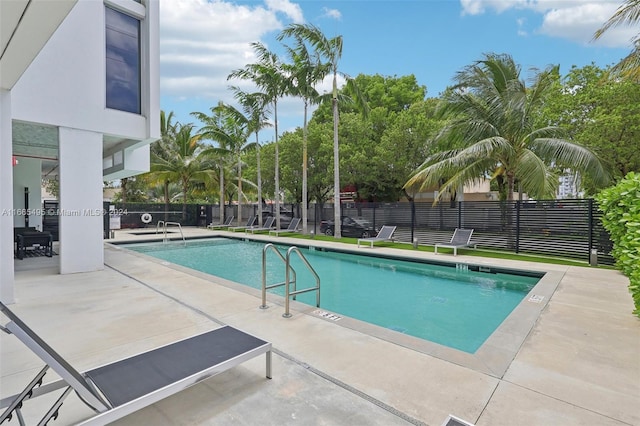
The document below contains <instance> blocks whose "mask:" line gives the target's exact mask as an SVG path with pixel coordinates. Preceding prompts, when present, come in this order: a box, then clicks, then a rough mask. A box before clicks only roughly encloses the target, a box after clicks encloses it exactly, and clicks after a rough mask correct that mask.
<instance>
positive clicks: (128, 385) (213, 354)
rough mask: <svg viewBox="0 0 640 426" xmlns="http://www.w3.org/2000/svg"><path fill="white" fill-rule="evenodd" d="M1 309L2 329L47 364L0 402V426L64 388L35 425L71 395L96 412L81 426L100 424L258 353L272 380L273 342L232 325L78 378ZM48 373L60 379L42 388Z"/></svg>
mask: <svg viewBox="0 0 640 426" xmlns="http://www.w3.org/2000/svg"><path fill="white" fill-rule="evenodd" d="M0 310H1V311H2V314H4V316H6V317H7V318H8V319H9V322H8V323H6V324H5V325H3V326H0V330H2V331H5V332H6V333H8V334H13V335H14V336H16V337H17V338H18V339H19V340H20V341H22V343H24V344H25V345H26V346H27V347H28V348H29V349H30V350H31V351H32V352H33V353H34V354H35V355H37V356H38V357H39V358H40V359H42V360H43V361H44V362H45V364H46V365H45V366H44V368H43V369H42V370H40V372H39V373H38V374H37V375H36V377H35V378H34V379H33V380H32V381H31V382H30V383H29V384H28V385H27V386H26V387H25V388H24V390H23V391H22V392H21V393H19V394H16V395H13V396H10V397H8V398H3V399H2V400H1V401H0V408H4V407H7V408H6V410H5V411H4V412H3V413H2V415H0V423H3V422H4V421H5V420H7V419H11V417H12V416H13V415H14V414H15V415H16V417H17V419H18V421H19V424H24V421H23V417H22V412H21V410H23V409H24V405H25V403H26V402H27V400H29V399H31V398H35V397H38V396H41V395H45V394H48V393H49V392H52V391H56V390H59V389H63V388H65V390H64V392H62V394H61V395H60V397H59V398H58V399H57V400H56V402H54V404H53V406H52V407H51V408H50V409H49V410H48V411H47V412H46V414H44V416H43V418H42V420H41V421H40V422H39V423H38V424H39V425H45V424H47V422H49V421H50V420H52V419H56V418H57V417H58V414H59V410H60V408H61V406H62V403H63V402H64V400H65V398H66V397H67V396H68V395H69V394H70V393H71V391H72V390H73V391H75V392H76V393H77V395H78V397H79V398H80V400H82V402H83V403H85V404H86V405H88V406H89V407H90V408H91V409H93V410H94V411H95V412H96V415H95V416H93V417H91V418H89V419H88V420H86V421H84V422H82V423H80V424H81V425H104V424H107V423H111V422H113V421H115V420H117V419H119V418H122V417H124V416H126V415H127V414H131V413H133V412H135V411H138V410H140V409H142V408H144V407H147V406H149V405H151V404H154V403H156V402H158V401H160V400H162V399H164V398H166V397H168V396H171V395H174V394H176V393H178V392H180V391H182V390H184V389H186V388H188V387H190V386H192V385H194V384H196V383H199V382H201V381H202V380H204V379H207V378H209V377H212V376H215V375H216V374H219V373H222V372H224V371H226V370H228V369H230V368H232V367H235V366H237V365H239V364H241V363H243V362H245V361H247V360H249V359H252V358H255V357H256V356H258V355H261V354H265V356H266V369H267V372H266V376H267V378H269V379H270V378H271V343H268V342H265V341H264V340H261V339H258V338H257V337H254V336H252V335H249V334H246V333H244V332H242V331H240V330H237V329H235V328H233V327H230V326H223V327H221V328H218V329H215V330H212V331H208V332H205V333H203V334H200V335H197V336H193V337H189V338H187V339H184V340H180V341H177V342H175V343H171V344H168V345H166V346H162V347H159V348H156V349H153V350H150V351H147V352H143V353H140V354H138V355H134V356H131V357H129V358H125V359H122V360H120V361H116V362H113V363H110V364H107V365H103V366H101V367H98V368H94V369H92V370H88V371H86V372H84V373H80V372H78V371H77V370H75V369H74V368H73V367H72V366H71V365H70V364H69V363H68V362H67V361H66V360H65V359H64V358H62V357H61V356H60V355H59V354H58V353H57V352H55V351H54V350H53V349H52V348H51V346H49V345H48V344H47V343H45V341H44V340H43V339H41V338H40V336H38V335H37V334H36V333H35V332H34V331H33V330H31V329H30V328H29V327H27V325H26V324H25V323H24V322H22V321H21V320H20V318H18V316H16V315H15V314H14V313H13V312H12V311H11V310H9V308H7V307H6V306H5V305H4V304H2V303H0ZM49 368H52V369H53V371H54V372H55V373H56V374H58V375H59V376H60V377H61V379H60V380H56V381H54V382H50V383H46V384H42V383H43V379H44V376H45V374H46V373H47V370H48V369H49Z"/></svg>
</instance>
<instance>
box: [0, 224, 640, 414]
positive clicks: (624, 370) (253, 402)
mask: <svg viewBox="0 0 640 426" xmlns="http://www.w3.org/2000/svg"><path fill="white" fill-rule="evenodd" d="M185 233H186V234H188V235H189V236H196V235H215V234H221V235H222V234H225V233H224V232H217V233H214V232H211V231H206V230H197V229H186V230H185ZM116 234H117V239H118V240H125V239H129V240H136V239H140V238H146V236H132V235H128V234H127V233H125V232H124V231H118V232H117V233H116ZM256 238H258V239H265V237H264V236H256ZM278 240H279V241H282V242H287V241H289V242H290V241H293V242H295V240H293V239H292V240H287V239H286V238H284V237H280V238H279V239H278ZM298 243H299V241H298ZM318 244H327V245H333V244H335V243H325V242H318ZM351 248H354V247H351ZM359 250H362V251H370V250H376V251H377V252H380V253H383V252H394V250H393V249H388V248H382V247H376V248H374V249H369V248H361V249H359ZM407 253H413V252H410V251H407ZM403 255H406V253H404V252H403ZM412 255H414V256H420V257H423V258H434V259H435V258H436V256H435V255H432V254H428V253H419V254H417V253H413V254H412ZM437 259H438V260H439V261H442V260H453V258H452V256H450V255H438V256H437ZM455 259H456V260H457V261H461V262H469V263H475V264H479V263H480V264H486V265H491V264H493V265H498V266H502V267H509V268H517V269H528V270H532V269H533V270H540V269H545V270H548V271H550V272H552V273H553V274H556V275H558V276H559V277H560V282H559V284H558V286H557V289H556V290H555V292H554V293H553V294H552V295H551V296H550V300H549V301H548V303H547V304H546V306H545V307H544V310H543V311H542V313H541V314H540V315H539V317H538V319H537V322H536V323H535V325H534V326H533V328H532V329H531V332H530V333H529V334H528V336H527V337H526V338H525V339H524V342H523V343H517V344H515V345H516V346H517V347H516V348H515V350H514V352H513V354H514V355H513V356H512V358H511V359H509V360H507V362H506V364H505V365H506V367H505V369H504V371H498V372H495V371H493V372H487V371H486V370H485V369H484V368H482V367H481V366H478V367H476V366H475V365H474V364H473V363H466V365H465V362H464V361H462V362H458V360H457V358H456V357H455V356H454V357H453V358H452V357H451V356H450V355H451V354H450V352H447V353H444V352H443V353H442V354H441V353H438V352H437V351H436V352H434V353H425V351H421V350H415V348H412V347H410V345H402V344H398V343H397V341H394V339H391V338H390V339H386V338H385V335H384V334H380V333H378V334H376V333H369V332H367V328H366V327H360V328H359V327H345V326H341V325H338V324H336V323H335V322H333V321H330V320H327V319H323V318H320V317H318V316H317V315H313V314H312V311H313V310H314V309H312V308H309V307H304V306H300V305H294V311H293V314H294V316H293V317H292V318H289V319H285V318H282V312H283V309H282V306H281V301H280V300H278V298H277V297H275V296H274V297H270V298H269V305H270V306H271V307H270V308H269V309H266V310H261V309H258V305H259V304H260V299H259V295H258V294H257V293H258V292H257V291H255V290H251V289H247V288H246V287H245V286H242V287H239V286H238V285H236V284H233V283H229V282H226V281H225V280H221V279H218V278H214V277H211V276H208V275H205V274H201V273H195V272H190V271H186V270H185V269H184V268H180V267H176V266H175V265H164V264H162V262H159V261H154V260H150V259H148V258H146V257H145V256H143V255H139V254H131V253H130V252H129V251H127V250H123V249H120V248H119V247H114V246H111V245H106V246H105V264H106V267H105V270H103V271H97V272H92V273H83V274H74V275H64V276H62V275H57V267H56V266H55V260H56V258H55V257H54V258H53V259H48V258H34V259H25V260H23V261H16V269H17V272H16V295H17V303H16V304H14V305H12V306H11V308H12V310H14V312H16V313H17V314H18V315H20V316H21V318H22V319H23V320H24V321H25V322H26V323H27V324H29V325H30V326H31V327H32V328H33V329H34V330H35V331H36V332H38V333H39V335H40V336H41V337H42V338H44V339H45V340H46V341H47V342H48V343H49V344H50V345H51V346H53V347H54V348H55V349H56V350H57V351H58V352H59V353H61V354H62V355H63V356H64V357H65V358H66V359H67V360H68V361H69V362H70V363H71V364H72V365H73V366H74V367H76V368H77V369H79V370H83V369H88V368H90V367H95V366H97V365H100V364H104V363H107V362H110V361H113V360H116V359H119V358H122V357H124V356H127V355H131V354H135V353H138V352H140V351H143V350H146V349H151V348H154V347H156V346H158V345H160V344H163V343H167V342H170V341H173V340H176V339H178V338H181V337H186V336H189V335H192V334H195V333H198V332H202V331H205V330H209V329H212V328H216V327H218V326H219V324H229V325H232V326H234V327H237V328H240V329H242V330H244V331H247V332H249V333H251V334H254V335H256V336H258V337H260V338H262V339H264V340H267V341H271V342H272V343H273V345H274V348H275V354H274V358H273V362H274V369H273V379H272V380H266V379H265V378H264V359H263V358H262V357H259V358H256V359H254V360H252V361H249V362H247V363H245V364H242V365H241V366H239V367H236V368H234V369H232V370H230V371H228V372H225V373H223V374H220V375H219V376H216V377H214V378H211V379H208V380H206V381H204V382H202V383H200V384H198V385H196V386H194V387H192V388H190V389H189V390H187V391H184V392H182V393H179V394H177V395H175V396H173V397H170V398H168V399H166V400H164V401H162V402H160V403H157V404H155V405H153V406H150V407H148V408H146V409H143V410H141V411H139V412H137V413H135V414H133V415H131V416H128V417H126V418H124V419H122V420H120V421H118V422H117V424H120V425H139V424H154V425H228V424H244V425H253V424H267V425H283V424H302V425H394V424H427V425H434V426H439V425H441V424H442V423H443V421H444V420H445V419H446V417H447V415H449V414H454V415H455V416H457V417H460V418H462V419H465V420H467V421H469V422H471V423H475V424H477V425H479V426H481V425H514V424H517V425H550V424H562V425H596V424H597V425H638V424H640V363H639V362H638V359H640V320H638V319H637V318H636V317H634V316H632V315H631V311H632V309H633V306H632V301H631V297H630V295H629V293H628V290H627V285H628V280H627V279H626V278H625V277H624V276H622V275H621V274H619V273H618V272H616V271H611V270H604V269H595V268H588V267H584V268H583V267H566V266H558V265H543V264H534V263H527V262H513V261H496V260H494V259H482V258H477V257H465V256H458V257H456V258H455ZM2 322H3V323H4V322H5V321H4V318H3V321H2ZM394 334H397V333H394ZM503 338H504V339H506V337H503ZM507 343H508V342H507ZM0 345H1V348H0V356H1V361H2V362H1V363H0V364H1V365H0V369H1V379H2V381H1V383H2V384H1V388H0V395H1V396H2V397H3V398H4V397H6V396H8V395H11V394H13V393H16V392H18V391H19V390H21V387H23V386H24V385H25V384H26V383H27V382H28V381H29V380H30V379H31V378H32V376H34V375H35V374H36V372H37V371H38V370H39V369H40V368H41V366H42V363H41V362H40V361H39V360H38V359H37V358H36V357H35V355H33V354H32V353H30V352H29V350H28V349H26V347H24V346H23V345H22V344H21V343H20V342H18V341H17V339H15V338H14V337H13V336H9V335H6V334H4V333H0ZM408 346H409V347H408ZM427 352H428V351H427ZM455 352H458V351H455ZM461 358H464V356H462V355H461ZM29 407H30V408H31V410H29V411H27V408H29ZM38 409H42V403H40V402H39V401H38V400H33V401H29V402H27V404H26V408H25V414H26V415H27V416H31V417H27V418H28V420H29V421H28V424H35V421H36V420H35V419H36V415H37V414H39V413H37V411H38ZM32 412H33V413H32ZM89 416H91V410H89V409H88V408H86V407H85V406H84V405H83V404H82V403H81V402H80V401H79V400H78V399H77V398H76V397H75V396H71V397H69V399H68V402H67V403H65V405H64V406H63V408H62V409H61V411H60V419H59V420H58V421H57V422H56V423H55V424H61V425H62V424H74V423H75V422H77V421H80V420H82V419H84V418H87V417H89ZM10 424H11V423H10Z"/></svg>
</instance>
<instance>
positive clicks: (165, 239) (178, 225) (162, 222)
mask: <svg viewBox="0 0 640 426" xmlns="http://www.w3.org/2000/svg"><path fill="white" fill-rule="evenodd" d="M160 224H162V232H163V237H162V242H163V243H167V242H169V239H168V238H167V226H168V225H174V226H177V227H178V229H179V230H180V236H181V237H182V242H183V243H184V245H185V246H186V245H187V240H186V239H185V238H184V234H183V233H182V225H180V223H178V222H165V221H164V220H159V221H158V223H157V224H156V234H157V233H158V227H160Z"/></svg>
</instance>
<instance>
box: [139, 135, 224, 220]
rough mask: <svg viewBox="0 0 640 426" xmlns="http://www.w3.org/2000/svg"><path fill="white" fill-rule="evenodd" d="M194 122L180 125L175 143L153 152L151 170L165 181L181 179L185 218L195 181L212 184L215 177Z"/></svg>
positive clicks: (179, 181)
mask: <svg viewBox="0 0 640 426" xmlns="http://www.w3.org/2000/svg"><path fill="white" fill-rule="evenodd" d="M192 132H193V124H184V125H178V126H177V131H176V135H175V139H174V140H173V144H171V145H166V146H163V147H162V151H160V152H155V153H152V154H151V172H152V173H154V174H155V175H156V176H157V177H158V178H159V179H162V180H163V181H164V182H166V181H170V182H178V183H179V184H180V187H181V189H182V219H183V220H184V219H186V217H187V197H188V194H189V188H190V185H191V184H192V183H196V182H198V183H205V184H210V183H211V182H212V181H214V180H215V174H214V171H213V170H212V169H213V167H214V165H213V163H212V162H211V160H210V158H209V157H208V156H207V155H204V154H203V151H204V148H203V146H202V145H201V144H200V138H201V135H194V134H192Z"/></svg>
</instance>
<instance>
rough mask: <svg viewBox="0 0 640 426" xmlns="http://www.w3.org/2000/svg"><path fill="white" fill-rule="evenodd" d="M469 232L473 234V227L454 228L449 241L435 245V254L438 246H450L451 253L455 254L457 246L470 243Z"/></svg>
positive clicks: (460, 246) (466, 245)
mask: <svg viewBox="0 0 640 426" xmlns="http://www.w3.org/2000/svg"><path fill="white" fill-rule="evenodd" d="M471 234H473V229H462V228H456V230H455V231H454V232H453V236H452V237H451V241H450V242H448V243H440V244H436V245H435V254H438V247H447V248H452V249H453V255H454V256H457V255H458V249H459V248H462V247H469V246H470V245H471Z"/></svg>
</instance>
